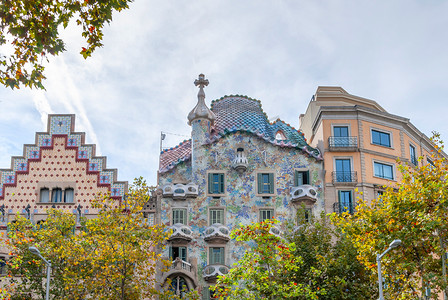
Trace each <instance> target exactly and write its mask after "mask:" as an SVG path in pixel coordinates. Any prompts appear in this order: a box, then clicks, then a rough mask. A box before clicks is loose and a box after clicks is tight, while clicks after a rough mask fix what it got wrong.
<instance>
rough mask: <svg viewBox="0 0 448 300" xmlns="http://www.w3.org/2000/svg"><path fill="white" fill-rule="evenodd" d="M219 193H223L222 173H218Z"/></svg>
mask: <svg viewBox="0 0 448 300" xmlns="http://www.w3.org/2000/svg"><path fill="white" fill-rule="evenodd" d="M219 193H220V194H224V174H223V173H221V174H219Z"/></svg>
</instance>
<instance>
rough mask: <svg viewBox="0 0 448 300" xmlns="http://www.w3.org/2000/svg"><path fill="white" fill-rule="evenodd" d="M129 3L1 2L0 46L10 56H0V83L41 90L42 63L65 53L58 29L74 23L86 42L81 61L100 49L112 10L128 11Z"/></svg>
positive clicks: (70, 0) (114, 0)
mask: <svg viewBox="0 0 448 300" xmlns="http://www.w3.org/2000/svg"><path fill="white" fill-rule="evenodd" d="M131 2H132V0H110V1H106V0H34V1H29V0H2V3H1V4H0V47H2V46H3V47H4V48H5V49H6V47H9V46H10V45H12V53H11V54H9V55H2V56H0V83H2V84H3V85H5V86H7V87H10V88H19V87H20V86H21V85H24V86H27V87H30V88H33V87H36V88H41V89H43V88H44V87H43V85H42V80H44V79H45V76H44V74H43V73H44V69H45V68H44V64H43V62H44V61H48V57H49V56H56V55H58V54H60V53H61V52H63V51H65V45H64V41H63V40H62V39H61V38H60V35H59V32H60V29H61V26H62V27H64V28H66V27H67V26H68V24H69V22H70V21H75V22H76V24H77V25H78V26H81V28H82V36H83V37H84V38H85V39H86V43H87V44H86V45H85V47H82V50H81V54H82V55H83V57H84V58H87V57H89V56H90V55H91V54H92V52H93V51H94V50H95V49H96V48H97V47H101V46H102V43H101V41H102V38H103V27H104V25H105V24H106V23H107V24H108V23H110V22H111V21H112V14H113V12H114V11H121V10H123V9H126V8H128V4H129V3H131Z"/></svg>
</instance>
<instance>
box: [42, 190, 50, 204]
mask: <svg viewBox="0 0 448 300" xmlns="http://www.w3.org/2000/svg"><path fill="white" fill-rule="evenodd" d="M40 202H50V189H48V188H41V189H40Z"/></svg>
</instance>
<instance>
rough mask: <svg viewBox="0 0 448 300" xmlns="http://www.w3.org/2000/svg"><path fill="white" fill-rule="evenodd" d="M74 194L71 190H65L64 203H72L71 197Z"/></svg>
mask: <svg viewBox="0 0 448 300" xmlns="http://www.w3.org/2000/svg"><path fill="white" fill-rule="evenodd" d="M74 194H75V192H74V190H73V188H66V189H65V191H64V202H65V203H73V195H74Z"/></svg>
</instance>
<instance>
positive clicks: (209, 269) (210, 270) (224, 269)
mask: <svg viewBox="0 0 448 300" xmlns="http://www.w3.org/2000/svg"><path fill="white" fill-rule="evenodd" d="M229 270H230V268H229V267H228V266H226V265H208V266H206V267H205V268H204V270H203V271H202V277H204V280H205V281H211V280H216V277H218V276H220V275H226V274H227V273H229Z"/></svg>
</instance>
